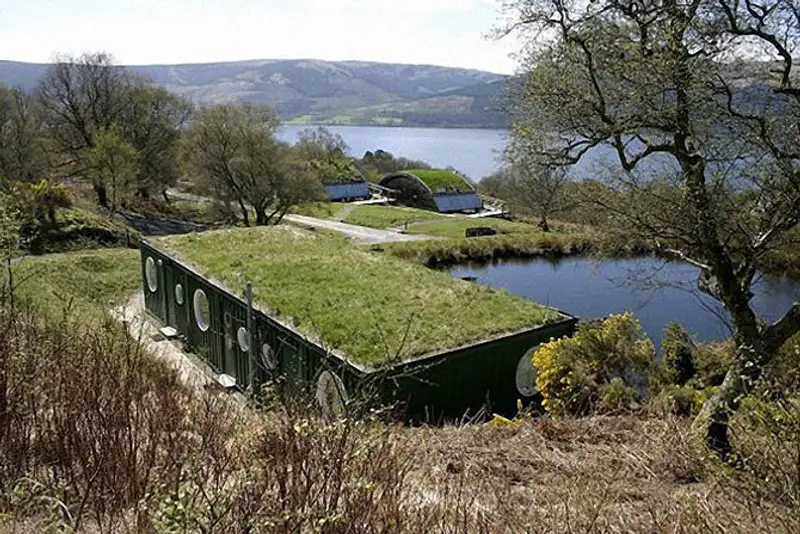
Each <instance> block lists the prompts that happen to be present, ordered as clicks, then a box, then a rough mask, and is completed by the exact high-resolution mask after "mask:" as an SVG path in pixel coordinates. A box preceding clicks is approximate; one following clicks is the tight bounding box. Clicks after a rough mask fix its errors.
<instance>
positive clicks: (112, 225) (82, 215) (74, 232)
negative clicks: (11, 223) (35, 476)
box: [29, 207, 140, 254]
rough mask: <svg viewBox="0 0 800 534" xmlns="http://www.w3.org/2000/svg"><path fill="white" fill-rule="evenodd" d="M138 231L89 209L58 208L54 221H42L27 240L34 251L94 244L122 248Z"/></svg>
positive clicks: (39, 252) (63, 249)
mask: <svg viewBox="0 0 800 534" xmlns="http://www.w3.org/2000/svg"><path fill="white" fill-rule="evenodd" d="M139 237H140V234H139V232H138V231H137V230H136V229H134V228H131V227H129V226H127V225H126V224H125V223H123V222H121V221H119V220H117V219H115V218H113V217H109V216H107V215H104V214H101V213H98V212H97V211H93V210H91V209H82V208H79V207H76V208H70V209H64V210H59V211H58V212H57V214H56V224H55V225H54V226H53V225H51V224H49V223H42V224H41V225H40V229H39V231H38V233H37V235H36V237H35V238H34V239H32V240H31V242H30V243H29V247H30V249H31V251H32V252H33V253H36V254H44V253H51V252H66V251H69V250H80V249H88V248H97V247H109V246H111V247H124V246H128V244H129V243H136V242H137V241H138V239H139Z"/></svg>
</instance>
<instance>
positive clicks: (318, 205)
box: [289, 202, 345, 219]
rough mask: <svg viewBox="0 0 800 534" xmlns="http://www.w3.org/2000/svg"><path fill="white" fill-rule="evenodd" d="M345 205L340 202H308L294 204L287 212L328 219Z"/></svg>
mask: <svg viewBox="0 0 800 534" xmlns="http://www.w3.org/2000/svg"><path fill="white" fill-rule="evenodd" d="M344 207H345V205H344V204H342V203H341V202H308V203H306V204H300V205H298V206H294V207H292V208H291V209H290V210H289V213H295V214H297V215H305V216H306V217H316V218H317V219H330V218H331V217H333V216H334V215H336V214H337V213H339V212H340V211H341V210H342V209H343V208H344Z"/></svg>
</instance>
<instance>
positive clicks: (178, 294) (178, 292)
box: [175, 284, 183, 306]
mask: <svg viewBox="0 0 800 534" xmlns="http://www.w3.org/2000/svg"><path fill="white" fill-rule="evenodd" d="M175 303H176V304H177V305H178V306H183V286H182V285H180V284H177V285H176V286H175Z"/></svg>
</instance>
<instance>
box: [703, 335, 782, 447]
mask: <svg viewBox="0 0 800 534" xmlns="http://www.w3.org/2000/svg"><path fill="white" fill-rule="evenodd" d="M760 346H761V343H760V340H759V342H755V343H742V344H739V346H738V347H737V348H736V355H735V363H734V364H733V366H732V367H731V368H730V369H729V370H728V372H727V373H726V375H725V379H724V380H723V381H722V384H721V385H720V386H719V388H717V391H715V392H714V395H712V396H711V398H710V399H708V400H707V401H706V403H705V404H703V408H702V409H701V410H700V414H698V416H697V418H696V419H695V422H694V425H695V428H696V429H697V430H702V431H703V433H704V438H705V442H706V445H707V446H708V447H709V448H710V449H711V450H713V451H714V452H716V453H717V455H719V457H720V459H721V460H723V461H726V462H730V461H732V460H735V456H734V453H735V451H734V448H733V445H731V441H730V420H731V417H732V416H733V414H735V413H736V410H738V409H739V406H740V405H741V403H742V399H744V397H745V396H746V395H747V394H748V393H749V391H750V390H751V388H752V386H753V384H754V383H755V382H756V381H757V380H758V379H759V378H761V374H762V372H763V370H764V368H765V367H766V365H768V363H769V362H770V361H771V360H772V359H773V358H774V354H773V355H770V354H767V353H766V352H765V351H763V350H761V349H754V348H753V347H760ZM775 352H777V349H775Z"/></svg>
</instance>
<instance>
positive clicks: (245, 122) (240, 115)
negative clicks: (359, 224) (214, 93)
mask: <svg viewBox="0 0 800 534" xmlns="http://www.w3.org/2000/svg"><path fill="white" fill-rule="evenodd" d="M277 126H278V120H277V117H276V115H275V113H274V112H273V111H272V109H270V108H268V107H264V106H257V105H254V104H249V103H246V104H242V105H220V106H214V107H210V108H206V109H202V110H200V111H199V112H198V113H197V116H196V117H195V118H194V120H193V121H192V123H191V124H190V126H189V127H188V129H187V130H186V133H185V136H184V139H183V146H184V149H183V160H184V162H185V166H186V168H187V169H188V170H189V171H190V173H191V176H192V177H193V178H194V179H195V180H197V181H198V185H199V186H200V188H201V189H205V190H206V191H208V192H212V193H215V194H217V195H219V196H218V198H219V199H220V200H222V201H226V202H227V201H232V202H236V203H238V205H239V209H240V210H241V214H242V218H243V220H244V223H245V225H246V226H249V225H250V216H249V209H250V208H252V209H253V210H254V212H255V215H256V220H255V223H256V224H257V225H266V224H270V223H274V222H277V221H279V220H280V219H281V217H283V214H285V213H286V211H288V209H289V208H290V207H291V206H293V205H295V204H296V203H299V202H302V201H305V200H314V199H316V195H312V194H311V189H313V188H310V187H306V185H307V184H306V183H305V182H300V183H302V184H303V187H298V188H297V191H295V192H293V191H292V187H291V186H290V185H291V184H292V183H293V179H294V178H296V179H297V180H301V179H303V180H304V179H305V178H306V177H308V176H309V175H308V174H306V171H307V168H306V167H305V166H303V165H300V164H299V163H298V162H297V161H294V160H293V155H294V151H293V150H292V149H291V148H290V147H289V146H288V145H286V144H285V143H280V142H278V141H276V140H275V139H274V137H273V134H274V131H275V129H276V128H277ZM312 179H313V176H312ZM316 184H317V188H321V186H320V185H319V182H318V181H316ZM300 193H303V194H300ZM305 196H309V197H310V198H308V199H306V198H305Z"/></svg>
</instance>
